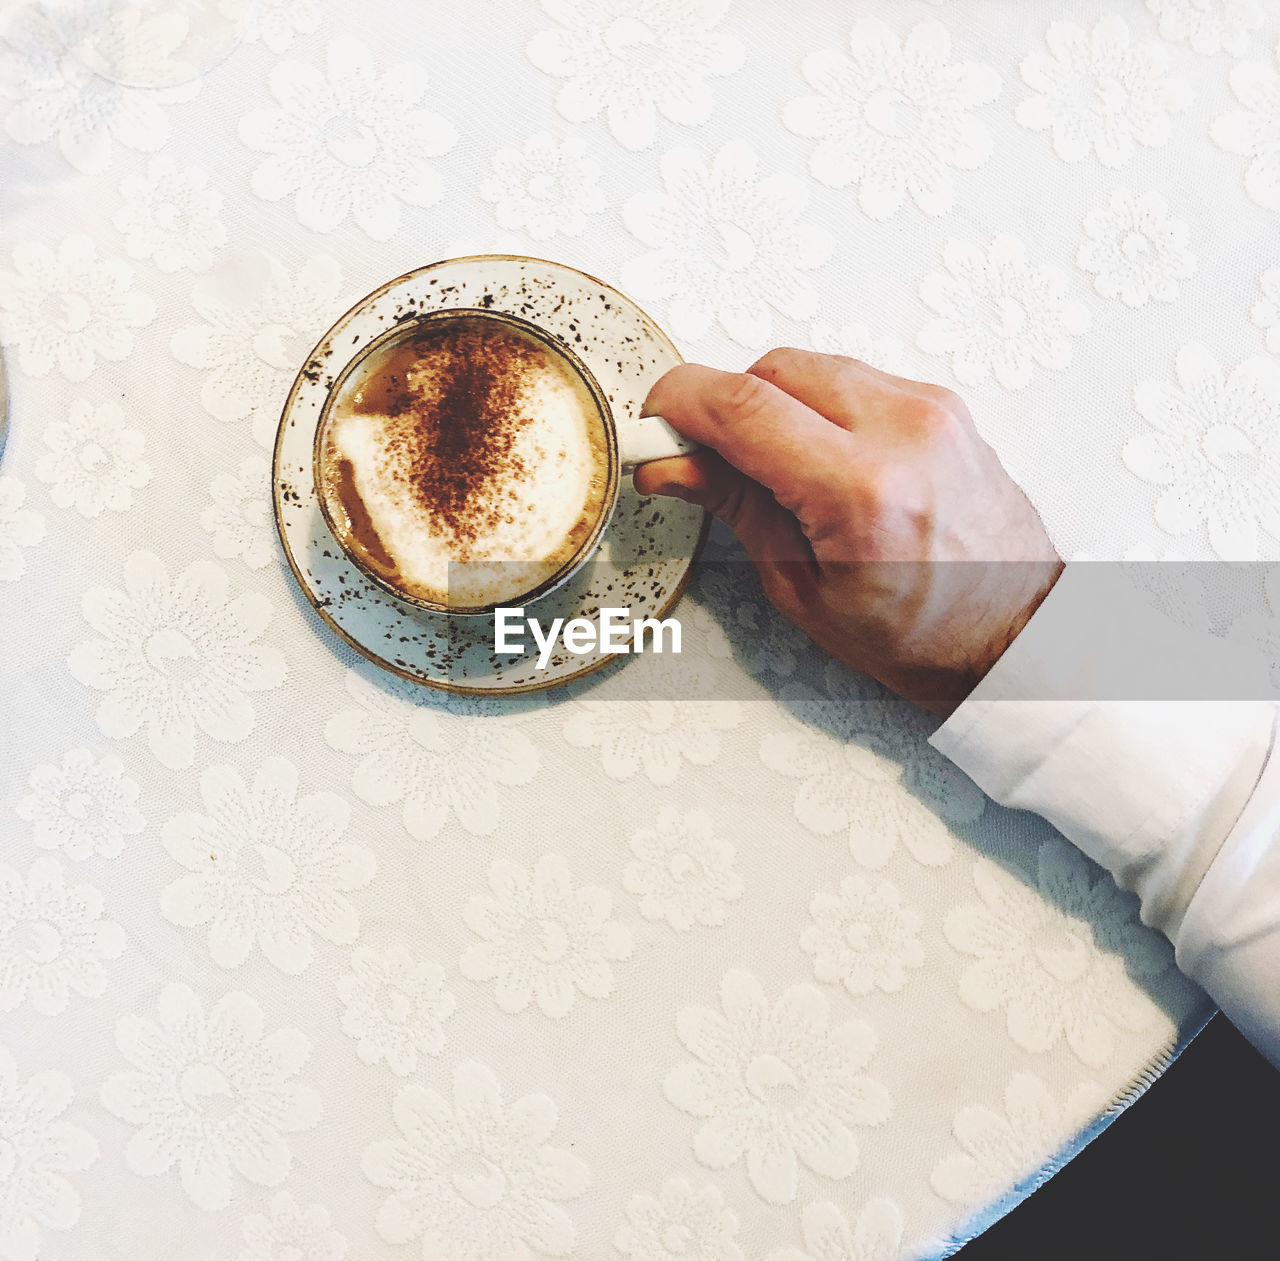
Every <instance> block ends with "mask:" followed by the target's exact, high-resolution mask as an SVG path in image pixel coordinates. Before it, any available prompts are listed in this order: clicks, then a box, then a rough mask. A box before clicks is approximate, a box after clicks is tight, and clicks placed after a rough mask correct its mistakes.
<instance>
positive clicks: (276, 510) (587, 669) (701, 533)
mask: <svg viewBox="0 0 1280 1261" xmlns="http://www.w3.org/2000/svg"><path fill="white" fill-rule="evenodd" d="M495 261H498V262H513V263H537V264H542V265H544V266H546V267H551V268H554V269H556V270H558V271H565V272H572V273H573V274H574V275H577V276H580V277H582V278H583V279H585V280H588V281H590V282H591V283H592V284H593V285H599V286H600V287H601V288H602V289H605V290H608V291H609V292H610V293H612V294H615V295H616V296H617V297H618V298H619V299H621V300H622V301H624V302H626V303H627V304H628V305H629V306H630V307H631V308H632V309H633V310H634V311H635V312H636V314H637V315H638V316H639V317H640V318H641V319H642V320H643V321H644V322H645V323H646V324H648V326H649V328H650V330H651V332H652V333H653V334H654V336H655V337H656V338H657V340H658V341H659V342H660V343H661V344H662V345H663V346H665V347H666V348H667V349H668V350H669V351H670V352H671V354H672V355H673V356H674V357H675V361H676V363H678V364H680V363H684V362H685V359H684V356H683V355H682V354H681V353H680V351H679V350H678V349H677V348H676V346H675V343H674V342H672V340H671V338H670V337H669V336H667V334H666V333H665V332H664V331H663V329H662V327H661V326H660V325H659V324H658V323H657V322H656V321H655V320H654V318H653V317H652V316H651V315H650V314H649V313H648V311H646V310H645V309H644V308H643V307H641V306H640V304H639V303H638V302H636V301H635V299H634V298H631V297H630V296H629V295H627V294H624V293H622V292H621V291H620V290H619V289H618V288H617V287H616V286H615V285H611V284H610V283H609V282H608V281H606V280H601V279H600V278H599V277H598V276H593V275H592V274H591V273H590V272H585V271H583V270H582V269H581V268H578V267H573V266H571V265H570V264H568V263H561V262H557V261H556V260H554V259H549V258H539V257H537V256H535V255H531V254H460V255H458V256H457V257H452V258H442V259H437V260H436V261H435V262H432V263H426V264H424V265H423V266H421V267H415V268H412V269H411V270H410V271H407V272H404V273H402V274H401V275H399V276H396V277H395V278H394V279H392V280H388V281H386V282H385V283H384V284H382V285H379V286H378V288H376V289H372V290H370V291H369V292H368V293H367V294H365V295H364V296H363V297H362V298H360V299H359V300H358V301H357V302H355V303H353V304H352V305H351V306H350V307H348V308H347V309H346V310H345V311H344V312H343V313H342V314H341V315H340V316H339V317H338V318H337V319H336V320H334V321H333V323H332V324H331V325H330V326H329V328H328V329H326V331H325V332H324V333H323V334H322V335H321V336H320V338H319V340H318V341H317V342H316V343H315V345H314V346H313V347H312V348H311V349H310V351H308V353H307V355H306V356H305V357H304V358H303V360H302V366H301V367H300V368H299V369H298V372H297V374H296V375H295V377H294V379H293V384H292V385H291V386H290V387H289V394H288V396H287V397H286V399H285V401H284V405H283V407H282V408H281V410H280V420H279V421H278V422H277V425H276V436H275V441H274V443H273V444H272V452H271V505H272V512H273V515H274V517H275V523H276V536H277V537H278V538H279V540H280V545H281V547H282V548H283V550H284V555H285V559H286V560H287V561H288V563H289V568H290V570H292V572H293V577H294V580H295V581H296V582H297V584H298V587H299V589H300V590H301V592H302V594H303V595H304V596H305V597H306V601H307V603H308V604H309V605H310V606H311V608H312V609H313V610H314V612H315V613H316V614H317V616H318V617H319V618H320V620H321V621H322V622H323V623H324V624H325V625H326V626H327V627H328V628H329V629H330V630H331V631H333V632H334V634H335V635H337V636H338V638H339V639H341V640H342V642H343V643H345V644H346V645H347V646H348V647H349V648H353V649H354V650H355V651H356V652H357V653H359V654H360V656H362V657H363V658H364V659H365V660H366V661H368V662H370V663H371V664H373V665H375V666H377V667H378V668H379V669H380V670H385V671H387V673H389V674H393V675H395V676H396V677H398V678H401V679H404V680H405V681H406V682H409V683H414V684H416V685H418V686H419V687H429V688H431V689H433V690H434V691H439V692H446V693H449V694H451V695H454V696H467V697H476V698H483V697H492V698H495V699H498V698H501V697H506V696H522V695H528V694H530V693H534V692H545V691H547V690H549V689H550V688H553V687H565V686H567V685H569V684H571V683H576V682H578V681H579V680H581V679H583V678H586V677H588V676H590V675H593V674H597V673H599V672H600V671H601V670H604V669H607V668H608V667H610V666H615V665H617V664H618V662H617V660H616V659H615V658H613V657H610V656H605V655H601V656H599V657H597V658H596V659H595V660H594V661H591V662H589V663H588V664H587V665H585V666H583V667H582V668H581V669H580V670H576V671H574V672H573V673H572V674H562V675H556V676H554V677H553V678H547V679H541V680H537V681H535V682H531V683H513V684H506V685H502V686H499V687H474V686H471V685H469V684H465V683H454V682H451V681H449V680H447V679H433V678H427V677H425V676H423V675H421V674H417V673H414V672H413V671H411V670H408V669H406V668H404V667H403V666H398V665H396V664H395V663H394V662H390V661H387V660H385V659H384V658H382V657H379V656H377V655H375V653H374V652H373V650H372V649H370V648H367V647H366V646H365V645H364V644H363V643H361V642H360V640H359V639H357V638H356V637H355V636H354V635H353V634H351V633H350V632H348V631H347V630H346V629H345V628H344V627H342V626H341V625H339V624H338V622H337V621H335V620H334V618H333V617H331V616H330V614H329V612H328V610H327V609H326V608H324V607H322V606H321V604H320V601H319V600H318V598H317V597H316V594H315V592H314V591H313V590H312V588H311V585H310V583H308V581H307V580H306V578H305V577H304V576H303V574H302V571H301V569H300V568H299V567H298V562H297V559H296V558H295V556H294V554H293V547H292V544H291V543H290V541H289V536H288V532H287V531H286V529H285V525H284V517H283V512H284V509H283V504H282V499H281V493H280V459H281V452H282V448H283V445H284V436H285V429H286V423H287V421H288V419H289V413H290V411H291V409H292V407H293V402H294V397H295V395H296V394H297V392H298V389H299V386H300V384H301V382H302V381H303V379H304V376H305V373H306V370H307V367H308V366H309V365H310V364H311V363H312V361H313V360H314V359H315V358H316V355H317V353H318V352H319V350H320V348H321V347H322V346H323V345H324V344H325V343H326V342H328V341H329V340H330V339H331V337H332V336H333V334H334V333H335V332H336V331H337V330H338V329H340V328H341V327H342V325H343V324H345V323H346V322H347V321H348V320H349V319H350V318H351V317H352V316H354V315H356V314H357V313H358V312H359V311H360V310H362V309H363V308H365V307H367V306H368V305H370V304H371V303H372V302H374V301H375V300H376V299H377V298H380V297H382V296H384V295H385V294H387V293H388V292H389V291H391V290H392V289H394V288H395V287H396V286H397V285H401V284H404V283H405V282H407V281H409V280H412V279H413V278H415V277H417V276H421V275H424V274H425V273H427V272H431V271H435V270H436V269H438V268H441V267H445V266H452V265H455V264H459V263H472V262H476V263H485V262H495ZM441 309H442V310H448V309H449V308H447V307H443V308H441ZM335 379H336V378H335ZM318 423H319V418H318V417H317V424H318ZM321 519H322V520H323V516H322V518H321ZM711 520H712V518H711V514H710V513H709V512H707V511H706V510H705V509H704V510H703V512H702V521H701V524H700V525H699V527H698V537H697V539H696V540H695V541H694V545H693V547H692V548H691V549H690V554H689V558H688V563H687V564H686V566H685V569H684V572H683V573H682V574H681V575H680V578H679V580H678V581H677V582H676V584H675V585H674V587H673V588H672V589H671V592H670V596H669V598H668V599H667V601H666V602H665V603H664V604H663V605H662V606H661V607H660V608H659V609H658V610H657V612H656V614H650V615H649V616H657V617H658V618H663V617H665V616H666V615H667V614H668V613H669V612H670V611H671V610H672V609H673V608H674V607H675V605H676V603H677V602H678V601H679V599H680V597H681V596H682V595H683V594H684V592H685V590H686V588H687V587H688V585H689V582H690V580H691V578H692V576H693V569H694V566H695V565H696V564H697V562H698V559H699V557H701V555H702V552H703V548H704V547H705V546H706V542H707V536H708V534H709V533H710V530H711ZM325 528H326V529H328V524H327V523H325ZM330 533H332V531H330ZM600 537H601V540H602V541H603V539H605V538H607V537H608V527H607V526H606V528H605V530H604V531H603V532H602V533H601V536H600ZM335 542H336V540H335ZM371 592H372V594H373V595H374V597H375V598H376V599H377V600H378V601H379V602H381V603H383V604H391V605H392V606H399V607H402V608H403V609H404V610H405V613H406V615H407V616H408V617H410V618H413V617H415V616H416V615H418V614H420V613H422V612H424V610H420V609H415V608H414V607H413V606H412V605H409V604H406V603H405V602H404V601H401V600H398V599H397V598H396V597H395V596H394V595H392V594H391V593H390V592H387V591H384V590H383V589H382V588H380V587H378V586H377V585H376V584H373V585H372V586H371ZM555 594H556V593H555V592H554V591H549V592H547V593H546V595H544V596H542V597H540V598H542V599H546V598H548V597H550V596H553V595H555ZM534 603H535V604H536V603H537V601H535V602H534ZM431 616H434V617H447V616H449V615H448V614H445V613H436V614H432V615H431Z"/></svg>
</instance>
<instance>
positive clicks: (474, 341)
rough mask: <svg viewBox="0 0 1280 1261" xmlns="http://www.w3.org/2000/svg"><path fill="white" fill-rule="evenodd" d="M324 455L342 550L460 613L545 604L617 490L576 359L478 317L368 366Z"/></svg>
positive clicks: (516, 328) (458, 320) (431, 327)
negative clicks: (534, 599) (548, 589)
mask: <svg viewBox="0 0 1280 1261" xmlns="http://www.w3.org/2000/svg"><path fill="white" fill-rule="evenodd" d="M317 456H318V460H319V464H318V471H319V477H318V479H317V481H318V488H319V490H320V494H321V497H322V501H323V504H324V509H325V515H326V517H327V518H328V520H329V523H330V525H331V526H332V527H333V529H334V532H335V534H336V535H337V537H338V539H339V541H340V542H341V543H342V545H343V546H344V547H345V548H346V549H347V551H348V552H349V553H350V554H351V555H353V556H354V557H355V558H356V559H357V560H358V561H359V563H360V564H361V565H362V566H363V567H364V568H365V570H366V571H367V572H370V573H372V574H375V575H376V576H377V577H378V578H380V579H381V580H382V581H383V582H384V583H385V584H387V585H388V586H390V587H391V588H392V589H394V590H395V591H397V592H399V593H400V594H403V595H405V596H408V597H409V598H410V599H416V600H423V601H426V602H428V603H429V604H434V605H440V606H445V607H447V608H449V609H452V610H457V611H462V612H465V611H467V610H478V609H483V608H486V607H491V606H493V605H497V604H507V603H512V602H514V601H517V600H519V599H520V598H522V597H525V596H527V595H528V594H529V593H531V592H533V593H537V591H538V589H539V588H540V587H541V586H542V585H543V584H545V583H547V582H549V581H550V580H552V579H554V578H555V577H556V575H557V574H559V573H560V572H561V571H562V570H564V569H565V568H566V567H567V566H568V565H570V564H571V563H572V562H573V561H574V560H575V559H576V558H577V557H578V556H579V554H580V553H581V552H582V551H583V549H584V547H585V546H587V545H588V544H590V543H591V541H592V540H593V538H594V537H595V535H596V534H597V533H598V528H599V527H600V525H601V520H602V517H603V514H604V513H605V512H606V511H607V510H608V508H609V506H610V503H611V495H612V489H613V476H614V475H613V473H612V471H611V470H612V468H613V465H612V463H611V452H610V444H609V436H608V433H607V430H606V420H605V418H604V417H603V415H602V414H601V407H600V405H599V404H598V403H597V401H596V399H595V397H594V395H593V393H592V391H591V389H590V388H589V386H588V385H587V383H586V381H585V380H584V379H583V377H582V376H581V375H580V374H579V372H578V371H577V370H576V369H575V367H574V365H573V363H572V361H571V360H570V359H569V358H568V357H567V356H566V355H564V354H563V353H561V352H560V351H558V350H556V349H555V348H554V347H553V346H552V345H550V344H549V343H548V342H547V341H544V340H543V339H542V338H540V337H538V336H537V335H535V334H534V333H533V332H530V331H527V330H526V329H524V328H523V327H521V326H520V325H518V324H517V323H514V322H512V321H510V320H508V319H506V318H505V317H497V316H489V315H485V314H483V313H470V312H469V313H460V314H457V315H447V316H445V315H442V316H433V317H431V318H428V319H426V320H424V321H423V322H421V323H420V324H418V325H416V326H415V327H414V328H413V329H412V330H410V331H409V332H407V333H406V335H405V336H404V337H403V338H399V339H396V340H394V341H393V342H392V343H391V344H389V345H384V346H382V347H380V348H378V349H376V350H374V351H373V352H372V353H371V354H370V355H369V356H368V357H367V358H366V359H365V360H364V361H363V362H361V363H359V364H357V365H356V367H355V368H354V369H353V370H352V371H351V372H349V374H348V375H347V378H346V380H345V381H344V382H343V383H342V385H341V387H340V388H339V390H338V391H337V392H336V393H335V395H334V397H333V398H332V400H331V402H330V405H329V409H328V411H327V413H326V416H325V418H324V420H323V421H322V427H321V432H320V436H319V440H318V442H317Z"/></svg>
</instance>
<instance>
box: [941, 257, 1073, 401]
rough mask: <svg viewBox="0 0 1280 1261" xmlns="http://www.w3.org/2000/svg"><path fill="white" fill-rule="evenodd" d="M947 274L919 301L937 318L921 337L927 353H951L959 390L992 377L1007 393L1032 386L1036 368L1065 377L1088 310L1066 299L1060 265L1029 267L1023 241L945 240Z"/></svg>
mask: <svg viewBox="0 0 1280 1261" xmlns="http://www.w3.org/2000/svg"><path fill="white" fill-rule="evenodd" d="M942 258H943V262H944V264H945V265H946V268H947V270H946V273H945V274H944V273H942V272H931V273H930V274H929V275H928V276H926V277H925V279H924V282H923V283H922V284H921V286H920V297H921V299H922V301H923V302H924V304H925V306H927V307H928V308H929V309H930V310H931V311H934V312H936V313H937V316H938V318H937V319H935V320H930V321H929V323H927V324H926V325H925V326H924V327H923V328H922V329H921V330H920V332H919V334H918V336H917V338H916V344H917V345H918V346H919V347H920V349H921V350H923V351H924V352H925V353H926V354H930V355H950V356H951V370H952V372H954V373H955V376H956V380H958V381H959V382H960V383H961V384H962V385H981V384H982V383H983V382H984V381H985V380H986V379H987V377H988V376H994V377H995V379H996V380H997V381H998V382H999V383H1000V384H1001V385H1003V386H1004V387H1005V389H1007V390H1021V389H1023V388H1025V387H1026V386H1027V385H1028V384H1029V383H1030V381H1031V376H1032V373H1033V371H1034V367H1033V365H1035V364H1039V365H1040V366H1041V367H1044V368H1053V369H1055V370H1058V371H1061V370H1062V369H1064V368H1066V367H1068V366H1069V365H1070V363H1071V340H1070V339H1071V338H1072V337H1079V336H1080V335H1081V334H1083V333H1085V332H1087V331H1088V329H1089V326H1090V324H1091V322H1092V321H1091V318H1090V316H1089V311H1088V309H1087V308H1086V307H1085V306H1084V305H1083V304H1082V303H1080V302H1077V301H1076V300H1075V299H1073V298H1071V297H1069V296H1068V293H1067V278H1066V276H1065V275H1064V274H1063V273H1062V272H1061V271H1059V270H1058V269H1057V268H1056V267H1037V266H1036V265H1035V264H1034V263H1030V262H1028V261H1027V256H1026V249H1025V247H1024V246H1023V244H1022V242H1021V241H1017V240H1015V239H1014V238H1013V237H1009V236H999V237H996V238H995V239H994V240H993V241H992V242H991V244H990V245H989V246H988V247H987V248H986V250H983V249H982V247H981V246H978V245H974V244H972V243H971V242H968V241H948V242H947V245H946V248H945V249H944V250H943V254H942Z"/></svg>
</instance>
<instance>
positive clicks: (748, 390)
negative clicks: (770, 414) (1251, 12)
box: [724, 372, 774, 424]
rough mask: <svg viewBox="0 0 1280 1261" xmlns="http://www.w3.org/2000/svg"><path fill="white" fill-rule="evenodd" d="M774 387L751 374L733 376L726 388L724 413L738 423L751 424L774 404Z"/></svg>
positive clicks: (744, 373)
mask: <svg viewBox="0 0 1280 1261" xmlns="http://www.w3.org/2000/svg"><path fill="white" fill-rule="evenodd" d="M773 389H774V387H773V386H771V385H769V384H768V383H767V382H765V381H762V380H761V379H760V378H759V377H756V376H752V375H751V373H749V372H739V373H737V374H735V375H734V376H733V378H732V379H731V380H730V381H729V383H728V384H727V386H726V388H725V394H724V411H725V412H726V414H728V415H729V416H732V417H733V419H734V420H736V421H742V422H746V423H748V424H750V423H751V422H752V421H754V420H757V419H759V417H760V416H762V415H763V414H764V413H765V412H767V411H768V410H769V408H770V406H771V405H772V403H773Z"/></svg>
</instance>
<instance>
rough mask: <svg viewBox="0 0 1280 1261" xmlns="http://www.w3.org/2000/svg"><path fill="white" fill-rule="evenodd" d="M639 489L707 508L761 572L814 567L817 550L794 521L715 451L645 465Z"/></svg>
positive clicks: (769, 494)
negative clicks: (798, 565)
mask: <svg viewBox="0 0 1280 1261" xmlns="http://www.w3.org/2000/svg"><path fill="white" fill-rule="evenodd" d="M635 486H636V490H637V491H638V492H639V493H640V494H642V495H672V496H674V497H676V498H677V499H683V500H685V501H687V502H688V503H694V504H698V505H699V506H700V507H702V508H705V509H706V510H707V511H708V512H710V513H712V514H713V515H715V516H716V517H718V518H719V519H720V520H721V521H723V522H724V523H725V524H726V525H727V526H728V527H729V528H730V529H731V530H732V531H733V532H734V534H735V535H736V536H737V539H738V541H739V542H740V543H741V544H742V546H743V547H744V548H745V549H746V552H747V555H748V556H750V557H751V559H752V560H753V561H755V562H756V565H757V567H761V566H767V565H779V564H784V563H795V562H803V563H804V564H806V565H812V564H813V549H812V548H811V547H810V546H809V540H808V539H807V538H805V536H804V533H803V531H802V530H801V529H800V523H799V522H798V521H797V520H796V518H795V517H794V516H793V515H792V514H791V513H790V512H788V511H787V510H786V509H785V508H783V507H782V506H781V505H780V504H779V503H778V501H777V500H776V499H775V498H774V496H773V492H772V491H770V490H768V489H767V488H766V487H764V486H761V485H760V483H759V482H757V481H753V480H752V479H751V478H750V477H748V476H747V475H746V474H745V473H742V472H739V471H738V469H736V468H734V467H733V465H732V464H730V463H729V462H728V461H727V460H726V459H724V457H723V456H720V455H717V454H716V453H715V452H714V451H699V452H697V454H695V455H686V456H676V457H673V458H671V459H666V460H653V461H651V462H649V463H647V464H641V465H640V466H639V467H638V468H637V469H636V471H635Z"/></svg>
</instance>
